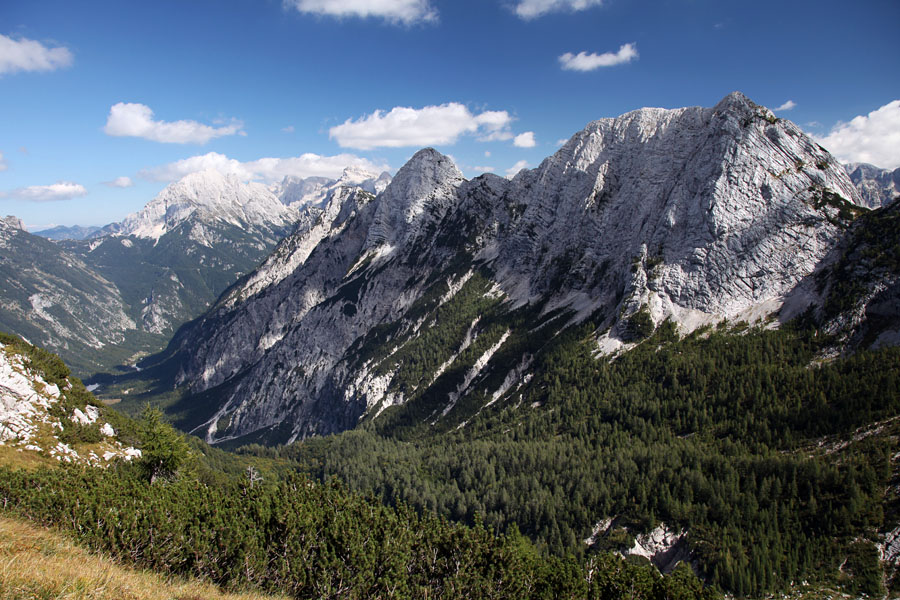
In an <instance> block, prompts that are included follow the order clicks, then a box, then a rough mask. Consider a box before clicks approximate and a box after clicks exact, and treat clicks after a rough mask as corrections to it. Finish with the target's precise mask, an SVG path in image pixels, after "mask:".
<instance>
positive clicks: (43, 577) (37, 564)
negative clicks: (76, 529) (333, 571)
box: [0, 517, 281, 600]
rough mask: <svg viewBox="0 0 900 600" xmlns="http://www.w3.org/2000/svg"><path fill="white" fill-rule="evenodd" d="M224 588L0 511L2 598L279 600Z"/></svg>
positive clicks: (57, 599)
mask: <svg viewBox="0 0 900 600" xmlns="http://www.w3.org/2000/svg"><path fill="white" fill-rule="evenodd" d="M279 598H281V597H276V596H267V595H261V594H254V593H238V594H232V593H225V592H222V591H221V590H219V589H218V588H216V587H215V586H212V585H210V584H208V583H203V582H200V581H196V580H191V581H185V580H179V579H170V578H165V577H163V576H161V575H158V574H156V573H152V572H149V571H140V570H136V569H133V568H126V567H123V566H121V565H119V564H118V563H116V562H115V561H113V560H111V559H109V558H106V557H103V556H101V555H97V554H93V553H91V552H88V551H86V550H84V549H82V548H79V547H78V546H76V545H74V544H73V543H72V542H71V541H69V540H67V539H66V538H65V537H63V536H62V535H60V534H59V533H56V532H53V531H51V530H48V529H44V528H41V527H37V526H35V525H33V524H30V523H28V522H25V521H21V520H18V519H11V518H8V517H0V600H26V599H28V600H32V599H48V600H49V599H52V600H107V599H108V600H278V599H279Z"/></svg>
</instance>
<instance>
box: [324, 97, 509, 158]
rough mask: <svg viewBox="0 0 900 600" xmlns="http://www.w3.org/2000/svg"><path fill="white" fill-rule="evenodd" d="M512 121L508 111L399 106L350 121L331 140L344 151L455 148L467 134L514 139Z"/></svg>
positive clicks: (337, 128)
mask: <svg viewBox="0 0 900 600" xmlns="http://www.w3.org/2000/svg"><path fill="white" fill-rule="evenodd" d="M510 122H512V117H510V115H509V113H507V112H506V111H505V110H504V111H484V112H482V113H479V114H473V113H472V112H471V111H469V109H468V108H467V107H466V106H464V105H463V104H459V103H458V102H450V103H447V104H441V105H440V106H426V107H424V108H420V109H415V108H409V107H404V106H397V107H394V108H392V109H391V110H390V112H387V113H385V112H383V111H380V110H376V111H375V112H374V113H372V114H371V115H368V116H365V117H362V118H360V119H358V120H356V121H353V120H350V119H347V120H346V121H344V123H342V124H341V125H337V126H335V127H332V128H331V129H329V130H328V136H329V137H330V138H332V139H335V140H337V143H338V144H339V145H341V146H342V147H344V148H357V149H359V150H371V149H373V148H379V147H387V148H401V147H404V146H436V145H444V144H453V143H455V142H456V140H457V139H458V138H459V137H460V136H461V135H463V134H475V135H479V138H478V139H479V140H481V141H494V140H502V139H510V138H511V137H512V134H511V133H510V132H509V124H510Z"/></svg>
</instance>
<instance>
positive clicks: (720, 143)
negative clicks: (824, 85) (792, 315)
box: [172, 93, 861, 442]
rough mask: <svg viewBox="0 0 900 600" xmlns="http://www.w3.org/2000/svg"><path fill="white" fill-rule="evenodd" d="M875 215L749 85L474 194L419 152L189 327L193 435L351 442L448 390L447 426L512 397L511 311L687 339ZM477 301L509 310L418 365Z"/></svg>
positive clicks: (766, 293)
mask: <svg viewBox="0 0 900 600" xmlns="http://www.w3.org/2000/svg"><path fill="white" fill-rule="evenodd" d="M858 202H859V196H858V193H857V191H856V188H855V187H854V186H853V184H852V183H851V182H850V180H849V179H848V177H847V174H846V173H845V171H844V169H843V167H842V166H841V165H840V164H839V163H837V162H836V161H835V160H834V159H833V158H832V157H831V156H830V155H829V154H828V153H827V152H826V151H825V150H824V149H822V148H821V147H820V146H818V145H817V144H816V143H815V142H813V141H812V140H811V139H810V138H808V137H807V136H806V135H805V134H804V133H803V132H802V131H801V130H800V129H799V128H798V127H796V126H795V125H794V124H793V123H790V122H789V121H785V120H782V119H778V118H776V117H775V116H774V115H773V114H772V113H771V111H769V110H768V109H766V108H764V107H761V106H758V105H756V104H754V103H753V102H751V101H750V100H748V99H747V98H746V97H744V96H743V95H741V94H739V93H734V94H731V95H729V96H727V97H726V98H724V99H723V100H722V101H721V102H720V103H719V104H718V105H716V106H715V107H713V108H700V107H693V108H683V109H677V110H663V109H655V108H650V109H641V110H638V111H634V112H632V113H628V114H626V115H623V116H621V117H618V118H616V119H602V120H599V121H595V122H594V123H591V124H590V125H588V126H587V127H586V128H585V129H584V130H583V131H581V132H579V133H578V134H576V135H575V136H574V137H573V138H572V139H571V140H569V141H568V142H567V143H566V144H565V145H563V147H562V148H560V150H559V151H558V152H557V153H556V154H554V155H553V156H551V157H549V158H547V159H546V160H545V161H544V162H543V163H542V164H541V165H540V166H539V167H538V168H536V169H534V170H530V171H529V170H525V171H522V172H520V173H519V174H518V175H516V176H515V177H514V178H513V179H512V180H506V179H502V178H499V177H496V176H492V175H484V176H482V177H478V178H476V179H474V180H471V181H466V180H465V179H464V178H463V177H462V175H461V174H460V173H459V170H458V169H457V168H456V167H455V165H453V163H452V161H451V160H450V159H449V158H448V157H446V156H443V155H441V154H439V153H438V152H436V151H434V150H431V149H426V150H422V151H420V152H418V153H416V155H415V156H413V158H412V159H411V160H410V161H409V163H408V164H407V165H405V166H404V167H403V168H402V169H401V170H400V171H399V172H398V173H397V174H396V176H395V177H394V179H393V180H392V181H391V183H390V185H388V187H387V188H386V189H385V190H384V191H383V192H382V193H380V194H378V195H377V196H375V197H373V196H372V195H370V194H365V193H364V192H362V191H357V192H355V193H350V194H344V195H343V196H338V195H334V196H332V199H331V201H330V203H329V204H328V205H327V206H325V208H324V209H323V210H322V212H321V213H320V214H318V215H317V216H316V218H315V219H311V220H309V221H308V222H307V223H306V224H305V225H304V226H302V227H301V228H300V229H299V230H298V231H297V232H296V233H295V234H294V235H292V236H291V237H289V238H288V239H286V240H285V241H284V242H283V243H282V244H281V246H279V248H278V249H277V250H276V252H275V254H274V255H273V256H272V257H270V258H269V259H268V260H267V261H266V262H265V263H263V265H261V267H260V268H259V269H258V270H257V271H255V272H254V273H252V274H251V275H250V276H248V277H247V278H246V279H245V280H243V281H242V282H241V283H240V284H239V285H237V286H235V287H234V288H232V289H231V290H230V291H229V293H228V294H226V295H225V296H223V298H222V299H221V300H220V302H219V303H218V304H217V306H216V307H215V309H214V310H213V311H211V312H210V313H208V314H207V315H206V316H205V317H204V318H203V319H201V320H199V321H198V322H197V323H196V324H195V325H194V326H193V327H191V328H189V329H188V330H186V331H185V332H183V333H182V335H181V336H179V337H178V338H177V339H176V340H175V341H174V342H173V346H172V351H173V352H175V353H176V354H177V356H178V357H179V358H178V359H177V360H178V361H179V369H180V370H179V375H178V378H177V381H176V382H175V383H177V384H179V385H186V386H189V387H190V388H191V390H192V392H193V393H195V394H199V393H207V394H208V397H215V398H218V399H219V400H218V402H217V404H216V406H217V408H216V409H215V411H213V412H211V413H206V414H203V411H202V410H199V409H196V410H197V412H196V415H195V416H194V417H193V419H194V421H193V422H192V423H191V424H190V425H191V427H190V428H193V429H195V430H196V431H197V432H201V431H202V432H204V433H205V436H206V438H207V440H209V441H211V442H216V441H222V440H225V439H231V438H234V437H240V436H244V435H248V434H251V433H254V432H261V431H266V430H268V431H275V430H277V431H278V432H279V433H278V436H282V437H278V439H280V440H286V439H295V438H297V437H302V436H308V435H315V434H321V433H328V432H332V431H339V430H342V429H346V428H349V427H352V426H354V425H355V424H356V423H357V422H358V420H359V419H360V418H361V417H364V416H365V415H370V417H372V416H374V415H375V414H380V411H381V410H383V408H384V406H385V403H388V404H396V403H402V402H407V401H410V399H411V398H419V397H423V394H425V395H428V394H429V393H430V392H429V391H428V390H431V389H433V390H446V392H444V391H441V392H437V391H434V392H433V393H431V395H432V396H434V395H435V394H437V395H438V396H440V394H445V395H444V396H442V397H443V400H440V399H439V398H437V399H436V398H435V397H432V398H431V400H430V402H432V403H433V404H432V405H430V406H432V410H430V414H431V417H428V418H429V419H434V421H431V420H429V422H434V423H439V422H440V421H441V420H442V419H445V418H452V417H453V414H454V412H455V411H457V410H461V408H460V407H462V406H463V405H464V404H465V402H464V401H463V400H464V397H465V396H467V395H472V394H478V393H483V394H484V395H485V396H486V397H489V398H491V402H496V401H498V400H499V399H500V396H503V395H504V394H509V395H512V394H513V393H514V392H515V389H516V388H517V386H516V385H514V382H511V381H507V380H508V379H509V377H511V375H510V374H511V373H513V372H514V371H515V372H516V373H518V371H516V369H517V368H518V367H517V365H522V364H528V362H529V361H526V360H525V358H526V356H525V354H522V355H518V356H512V355H511V354H514V353H515V352H516V351H515V350H513V349H511V348H512V344H517V343H518V344H520V345H521V344H522V342H521V339H522V337H523V336H526V337H527V331H524V330H523V331H513V330H510V329H509V327H510V325H509V323H506V322H504V323H501V322H500V321H503V317H502V316H499V317H498V316H497V315H503V314H513V313H515V312H516V311H529V313H528V314H529V315H530V317H529V318H531V319H536V320H538V321H542V320H543V319H549V320H550V321H551V322H552V323H553V325H552V326H553V327H556V328H562V327H564V326H566V325H567V324H569V323H573V322H577V321H580V320H583V319H585V318H588V317H591V319H592V320H593V321H594V322H595V323H599V326H600V327H599V330H600V331H604V332H605V333H604V334H603V335H602V336H601V340H600V341H601V346H600V347H601V349H605V350H611V349H614V348H616V347H617V346H620V345H622V344H623V343H625V342H626V341H629V340H633V338H634V336H635V335H636V332H640V331H644V330H647V329H649V330H650V331H652V328H653V327H654V326H655V324H656V323H659V322H661V321H662V320H664V319H667V318H671V319H673V320H674V321H675V322H676V323H678V324H679V326H680V327H681V328H682V329H684V330H690V329H692V328H694V327H696V326H698V325H700V324H703V323H708V322H713V321H716V320H720V319H722V318H729V319H732V318H745V317H747V316H757V317H759V316H763V315H768V314H771V313H773V312H775V311H777V310H778V309H779V308H780V307H781V304H782V303H783V299H784V297H785V296H786V295H787V294H788V293H789V292H790V291H791V290H792V289H794V288H795V287H796V286H797V284H798V282H800V281H801V280H803V279H804V278H805V277H807V276H809V275H810V274H812V273H813V272H814V271H816V269H818V268H819V265H820V262H821V261H822V260H823V259H824V257H826V255H827V254H828V252H829V250H831V248H832V247H834V245H835V244H836V242H837V241H838V239H840V238H841V236H842V235H844V232H845V231H846V229H847V227H848V226H849V225H850V223H851V221H852V220H853V218H854V217H855V216H857V214H858V212H859V210H861V209H857V208H856V204H857V203H858ZM473 273H477V277H474V276H472V274H473ZM459 282H462V284H460V285H457V284H458V283H459ZM463 297H465V298H467V299H468V300H465V302H468V303H470V305H471V303H472V302H475V301H477V302H478V303H484V305H485V306H490V307H492V308H491V311H492V312H491V314H493V315H495V316H494V318H492V319H482V320H481V321H478V320H477V319H476V320H475V322H474V323H470V322H466V323H462V324H460V325H459V326H456V325H454V326H453V327H454V329H453V331H452V333H451V332H449V331H448V332H446V335H445V336H444V337H442V338H441V339H442V340H443V342H442V344H443V345H442V346H441V347H439V348H434V347H433V346H432V349H431V350H429V351H423V353H419V354H415V353H409V352H408V349H409V348H412V347H414V346H415V345H416V344H417V343H418V342H417V341H416V340H420V339H424V338H423V336H425V335H426V334H427V333H428V331H429V329H432V328H449V327H450V325H447V324H446V318H443V320H442V319H441V318H438V315H439V314H442V313H439V311H440V310H442V309H441V307H442V306H445V305H446V306H452V307H453V308H452V310H451V311H450V312H451V313H453V314H461V313H463V312H465V311H464V309H465V308H466V307H465V306H464V305H463V304H462V303H463V301H462V300H457V299H456V298H463ZM453 311H455V313H454V312H453ZM476 316H477V315H476ZM638 317H640V319H638ZM638 321H640V324H641V326H640V327H636V326H635V324H636V323H638ZM519 327H522V326H521V325H519ZM441 331H442V332H444V329H441ZM442 335H444V334H443V333H442ZM479 336H480V337H479ZM464 338H471V339H476V338H477V339H478V343H477V344H475V345H473V346H472V347H471V348H468V346H466V345H465V344H464ZM516 340H519V341H518V342H517V341H516ZM479 344H480V345H483V346H480V345H479ZM476 346H477V347H476ZM489 349H490V350H491V352H490V353H489V354H485V353H486V351H487V350H489ZM429 352H430V354H429ZM522 352H526V351H525V350H522ZM405 353H407V354H405ZM432 355H433V356H432ZM402 356H406V358H405V359H402V358H392V357H402ZM429 356H431V358H429ZM485 356H486V358H483V357H485ZM416 361H418V362H416ZM479 361H480V363H479V364H477V365H476V363H477V362H479ZM415 365H417V366H415ZM476 366H477V367H478V368H477V370H474V371H473V369H475V367H476ZM423 371H425V372H423ZM470 374H471V377H469V379H467V377H468V376H469V375H470ZM527 376H528V374H527V373H524V372H523V373H519V374H518V375H517V377H527ZM501 388H502V390H503V391H500V396H496V393H497V392H498V391H499V390H501ZM213 390H214V391H213ZM180 408H181V409H185V410H189V408H190V399H188V400H186V401H185V403H183V404H182V405H181V406H180ZM276 437H277V436H276Z"/></svg>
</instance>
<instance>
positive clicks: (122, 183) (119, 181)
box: [103, 175, 134, 188]
mask: <svg viewBox="0 0 900 600" xmlns="http://www.w3.org/2000/svg"><path fill="white" fill-rule="evenodd" d="M103 185H106V186H109V187H115V188H128V187H131V186H133V185H134V182H133V181H132V180H131V177H125V176H124V175H123V176H122V177H116V178H115V179H113V180H112V181H104V182H103Z"/></svg>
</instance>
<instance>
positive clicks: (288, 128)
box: [281, 125, 294, 133]
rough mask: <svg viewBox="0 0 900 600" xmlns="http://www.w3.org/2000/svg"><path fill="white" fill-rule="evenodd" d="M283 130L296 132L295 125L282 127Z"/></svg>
mask: <svg viewBox="0 0 900 600" xmlns="http://www.w3.org/2000/svg"><path fill="white" fill-rule="evenodd" d="M281 130H282V131H283V132H285V133H294V126H293V125H288V126H287V127H282V128H281Z"/></svg>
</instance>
